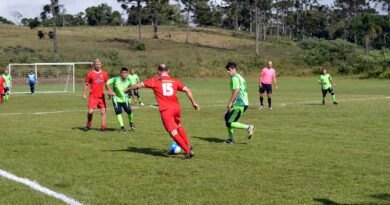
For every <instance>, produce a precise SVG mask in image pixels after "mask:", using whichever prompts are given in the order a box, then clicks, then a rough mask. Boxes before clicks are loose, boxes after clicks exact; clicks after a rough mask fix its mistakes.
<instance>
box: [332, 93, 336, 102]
mask: <svg viewBox="0 0 390 205" xmlns="http://www.w3.org/2000/svg"><path fill="white" fill-rule="evenodd" d="M332 98H333V102H336V94H334V95H332Z"/></svg>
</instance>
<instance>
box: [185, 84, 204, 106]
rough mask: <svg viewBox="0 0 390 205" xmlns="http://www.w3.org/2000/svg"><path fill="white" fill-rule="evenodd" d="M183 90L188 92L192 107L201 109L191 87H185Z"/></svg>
mask: <svg viewBox="0 0 390 205" xmlns="http://www.w3.org/2000/svg"><path fill="white" fill-rule="evenodd" d="M183 92H185V93H186V94H187V97H188V99H189V100H190V101H191V103H192V107H194V109H195V110H200V107H199V105H198V104H197V103H196V102H195V99H194V97H193V96H192V92H191V90H190V89H189V88H187V87H185V88H184V89H183Z"/></svg>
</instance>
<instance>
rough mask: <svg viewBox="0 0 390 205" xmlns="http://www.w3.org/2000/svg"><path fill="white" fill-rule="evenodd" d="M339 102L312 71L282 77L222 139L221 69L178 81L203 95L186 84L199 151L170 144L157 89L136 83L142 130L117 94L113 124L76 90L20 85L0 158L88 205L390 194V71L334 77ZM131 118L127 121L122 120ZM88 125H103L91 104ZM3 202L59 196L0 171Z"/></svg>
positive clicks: (3, 113)
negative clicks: (381, 76)
mask: <svg viewBox="0 0 390 205" xmlns="http://www.w3.org/2000/svg"><path fill="white" fill-rule="evenodd" d="M335 80H336V84H337V87H336V88H335V92H336V95H337V100H338V102H339V105H337V106H334V105H333V104H332V103H331V97H330V96H328V97H327V104H326V105H325V106H323V105H321V99H322V98H321V91H320V86H319V85H318V84H317V78H316V77H312V78H280V79H279V88H280V89H279V91H275V93H274V96H273V108H274V109H273V110H268V109H263V110H258V109H257V107H258V103H259V100H258V97H259V96H258V93H257V89H258V88H257V83H256V81H255V80H249V82H248V88H249V95H250V96H249V97H250V104H251V107H250V109H248V110H247V112H246V113H245V114H244V116H243V117H242V118H241V119H240V122H243V123H248V124H254V125H255V126H256V132H255V135H254V137H253V138H252V139H251V140H250V141H248V139H247V137H246V131H236V132H235V136H236V143H235V144H233V145H225V144H223V143H222V142H223V141H224V140H225V139H226V136H227V133H226V129H225V123H224V119H223V116H224V114H225V111H226V104H227V102H228V99H229V97H230V95H231V93H230V90H229V86H228V79H226V80H183V82H185V83H186V85H187V86H188V87H189V88H191V89H192V91H193V94H194V96H195V99H196V100H197V101H198V103H199V104H200V106H201V111H200V112H196V111H194V110H193V109H192V107H191V106H190V103H189V101H188V100H187V99H186V96H185V95H183V94H180V100H181V105H182V120H183V126H184V127H185V128H186V130H187V133H188V136H189V137H190V140H191V141H192V144H193V146H194V152H195V157H194V158H193V159H191V160H182V158H183V156H184V155H166V154H164V153H165V151H166V150H167V149H168V148H169V144H170V143H171V141H172V140H171V139H170V137H169V135H168V134H167V133H166V132H165V130H164V128H163V126H162V123H161V119H160V115H159V112H158V110H157V109H156V108H155V107H153V106H148V105H149V104H155V103H156V101H155V99H154V96H153V93H152V92H151V91H150V90H146V89H143V90H141V91H140V93H141V95H142V97H143V100H144V102H145V103H146V104H147V105H146V106H143V107H139V106H137V107H135V108H134V114H135V125H136V127H137V130H136V132H130V131H128V132H126V133H119V129H118V124H117V121H116V118H115V115H114V111H113V108H112V104H111V101H107V105H108V116H107V127H108V128H110V129H109V130H108V131H107V132H104V133H103V132H100V131H98V130H95V129H93V130H91V131H89V132H84V131H81V130H80V129H81V128H82V127H83V126H84V125H85V122H86V106H87V105H86V103H87V102H86V101H83V100H82V98H81V91H80V90H81V87H78V91H77V92H76V93H74V94H36V95H35V96H30V95H25V94H23V95H13V96H12V97H11V98H10V103H7V104H0V121H1V126H0V132H1V134H0V169H3V170H6V171H8V172H11V173H12V174H14V175H16V176H18V177H23V178H27V179H29V180H31V181H35V182H38V183H39V184H41V185H42V186H44V187H47V188H48V189H50V190H53V191H56V192H59V193H62V194H64V195H66V196H69V197H71V198H73V199H75V200H77V201H79V202H81V203H83V204H326V205H328V204H362V205H368V204H380V205H381V204H390V152H389V145H390V128H389V127H390V126H389V125H390V81H382V80H357V79H340V78H336V79H335ZM124 121H125V122H126V124H127V119H126V118H125V119H124ZM92 127H93V128H96V129H97V128H99V127H100V114H99V112H95V115H94V121H93V125H92ZM0 204H63V202H61V201H59V200H57V199H55V198H52V197H50V196H47V195H45V194H43V193H41V192H37V191H35V190H33V189H31V188H29V187H27V186H25V185H23V184H20V183H16V182H14V181H11V180H8V179H6V178H3V177H1V176H0Z"/></svg>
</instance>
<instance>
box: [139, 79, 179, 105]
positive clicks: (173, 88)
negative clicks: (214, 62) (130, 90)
mask: <svg viewBox="0 0 390 205" xmlns="http://www.w3.org/2000/svg"><path fill="white" fill-rule="evenodd" d="M142 84H143V86H145V87H146V88H151V89H153V92H154V95H155V97H156V100H157V102H158V107H159V108H160V111H164V110H168V109H180V104H179V99H178V98H177V95H176V94H177V91H183V89H184V88H185V85H184V84H183V83H181V82H180V81H179V80H177V79H174V78H171V77H169V76H157V77H153V78H149V79H148V80H146V81H144V82H143V83H142Z"/></svg>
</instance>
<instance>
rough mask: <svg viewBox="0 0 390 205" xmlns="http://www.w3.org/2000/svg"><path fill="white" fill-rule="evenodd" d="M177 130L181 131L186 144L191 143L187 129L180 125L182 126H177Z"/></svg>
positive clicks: (180, 133)
mask: <svg viewBox="0 0 390 205" xmlns="http://www.w3.org/2000/svg"><path fill="white" fill-rule="evenodd" d="M177 132H179V135H180V136H181V138H182V139H183V140H184V142H185V143H186V145H189V144H190V140H188V137H187V133H186V130H185V129H184V128H183V127H182V126H180V127H178V128H177Z"/></svg>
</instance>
